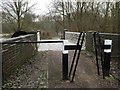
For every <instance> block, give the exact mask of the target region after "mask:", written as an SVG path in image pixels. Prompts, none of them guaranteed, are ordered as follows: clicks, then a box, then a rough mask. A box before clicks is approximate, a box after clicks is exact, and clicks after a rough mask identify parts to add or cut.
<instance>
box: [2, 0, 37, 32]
mask: <svg viewBox="0 0 120 90" xmlns="http://www.w3.org/2000/svg"><path fill="white" fill-rule="evenodd" d="M28 4H29V3H28V1H26V0H12V1H3V2H2V8H3V12H4V13H6V14H7V15H8V16H7V17H8V18H7V19H8V20H9V21H10V22H11V21H12V22H13V21H14V22H15V23H16V24H17V29H16V30H17V31H20V30H21V29H22V18H23V17H24V15H25V14H26V13H27V12H29V11H30V10H31V8H32V7H33V6H34V5H35V4H33V5H32V6H29V5H28Z"/></svg>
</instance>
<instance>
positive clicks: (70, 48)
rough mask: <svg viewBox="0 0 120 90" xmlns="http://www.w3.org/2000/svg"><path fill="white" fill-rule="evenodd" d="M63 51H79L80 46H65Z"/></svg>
mask: <svg viewBox="0 0 120 90" xmlns="http://www.w3.org/2000/svg"><path fill="white" fill-rule="evenodd" d="M64 49H65V50H76V49H77V50H80V49H81V45H65V48H64Z"/></svg>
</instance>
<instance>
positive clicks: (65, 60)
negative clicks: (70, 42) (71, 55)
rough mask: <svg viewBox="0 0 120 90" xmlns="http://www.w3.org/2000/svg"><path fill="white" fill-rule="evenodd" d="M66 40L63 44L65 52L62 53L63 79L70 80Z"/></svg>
mask: <svg viewBox="0 0 120 90" xmlns="http://www.w3.org/2000/svg"><path fill="white" fill-rule="evenodd" d="M65 42H66V41H65V40H64V42H63V52H62V79H63V80H68V50H64V49H65V48H64V47H65Z"/></svg>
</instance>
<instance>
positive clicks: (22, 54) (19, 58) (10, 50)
mask: <svg viewBox="0 0 120 90" xmlns="http://www.w3.org/2000/svg"><path fill="white" fill-rule="evenodd" d="M36 40H37V37H36V34H29V35H24V36H20V37H16V38H10V39H7V40H5V42H6V41H17V42H19V41H36ZM3 42H4V41H3ZM36 52H37V45H36V44H2V71H3V72H2V74H3V79H6V78H7V77H8V76H9V75H10V74H11V73H12V71H14V70H15V69H16V68H18V67H20V66H21V65H23V64H24V63H25V62H26V61H27V60H29V59H30V58H31V57H32V56H33V55H34V54H35V53H36Z"/></svg>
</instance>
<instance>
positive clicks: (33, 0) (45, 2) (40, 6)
mask: <svg viewBox="0 0 120 90" xmlns="http://www.w3.org/2000/svg"><path fill="white" fill-rule="evenodd" d="M51 2H52V0H29V3H30V5H32V4H36V5H35V6H34V8H33V12H34V13H35V14H37V15H41V14H42V15H43V14H45V13H48V12H49V10H48V8H49V5H50V3H51Z"/></svg>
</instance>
